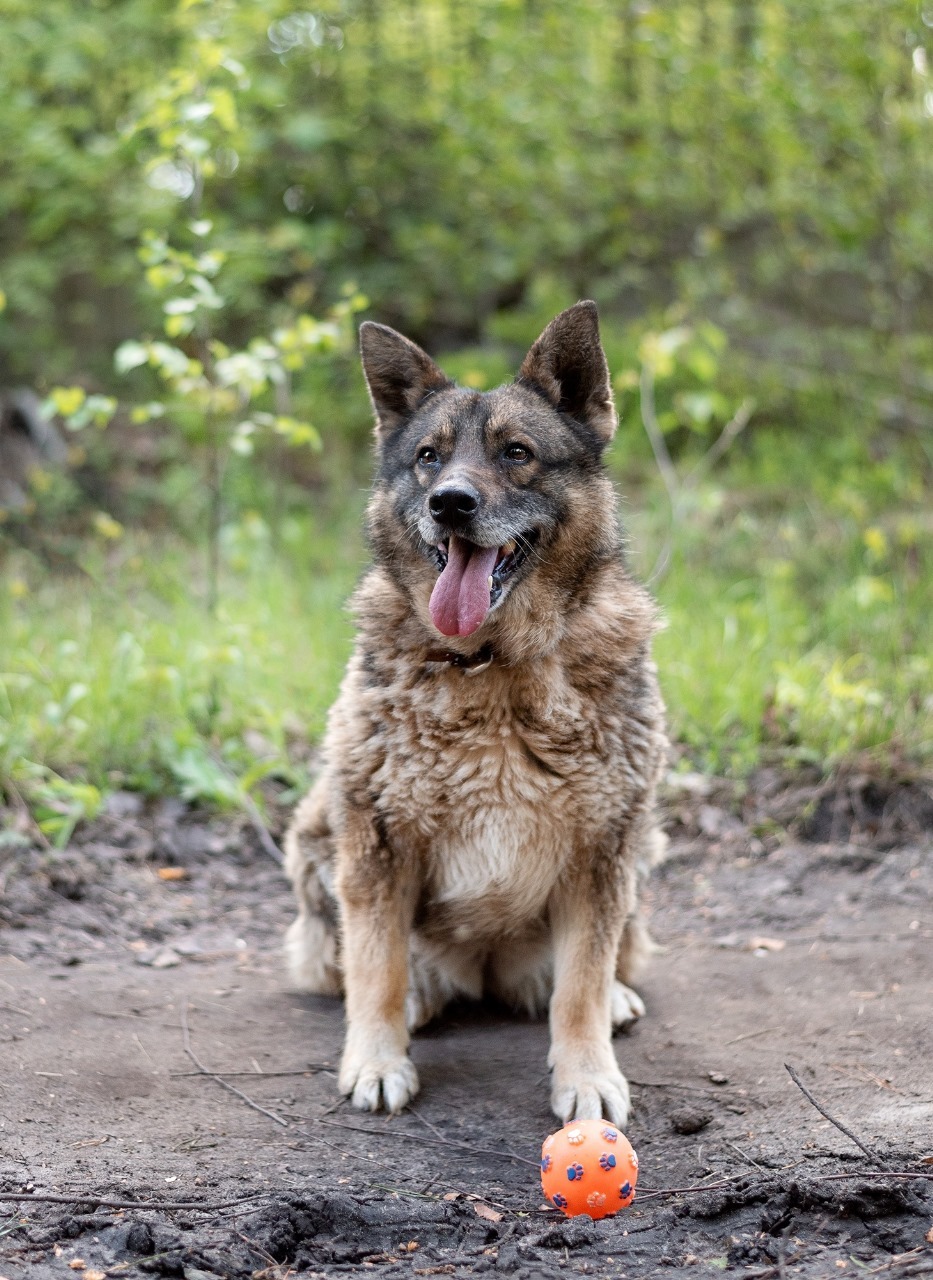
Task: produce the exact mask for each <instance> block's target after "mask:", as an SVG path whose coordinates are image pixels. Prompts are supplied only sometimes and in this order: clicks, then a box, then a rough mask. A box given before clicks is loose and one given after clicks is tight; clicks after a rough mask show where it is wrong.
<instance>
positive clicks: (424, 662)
mask: <svg viewBox="0 0 933 1280" xmlns="http://www.w3.org/2000/svg"><path fill="white" fill-rule="evenodd" d="M361 347H362V354H363V364H364V370H365V372H366V375H367V379H368V383H369V387H370V392H371V396H372V399H373V404H374V408H375V412H376V422H377V446H378V452H379V473H378V477H377V480H376V484H375V489H374V493H373V497H372V501H371V504H370V510H369V532H370V539H371V544H372V548H373V553H374V561H375V563H374V567H373V568H372V569H370V570H369V572H368V573H367V575H366V576H365V578H364V579H363V581H362V584H361V585H360V587H359V589H358V591H357V593H356V596H355V600H354V605H355V610H356V615H357V618H358V621H359V633H358V637H357V642H356V647H355V650H354V653H353V656H352V658H351V660H350V663H349V666H348V669H347V672H346V676H345V678H344V681H343V685H342V687H341V691H340V694H339V697H338V699H337V701H336V703H335V704H334V706H333V708H332V710H331V714H330V720H329V725H328V730H327V735H326V739H325V742H324V747H323V766H322V770H321V773H320V776H319V777H318V779H317V781H316V783H315V785H314V787H313V788H312V790H311V792H310V793H309V794H308V795H307V796H306V797H305V799H304V800H303V801H302V803H301V805H300V806H299V807H298V809H297V811H296V813H295V816H294V820H293V822H292V825H291V828H290V830H289V832H288V836H287V838H286V850H287V863H286V865H287V870H288V874H289V876H290V877H291V880H292V882H293V884H294V887H295V891H296V895H297V898H298V907H299V912H298V917H297V919H296V920H295V922H294V924H293V925H292V926H291V928H290V929H289V932H288V937H287V950H288V958H289V967H290V971H291V975H292V978H293V979H294V981H295V983H296V984H297V985H298V986H299V987H301V988H303V989H305V990H309V991H314V992H321V993H326V994H334V995H336V994H339V993H340V992H343V994H344V995H345V998H346V1011H347V1038H346V1046H345V1049H344V1054H343V1060H342V1064H341V1069H340V1079H339V1084H340V1089H341V1091H342V1092H343V1093H346V1094H350V1095H352V1099H353V1102H354V1104H355V1105H356V1106H358V1107H363V1108H371V1109H376V1108H377V1107H379V1106H384V1107H385V1108H386V1109H388V1110H390V1111H397V1110H399V1109H400V1108H401V1107H403V1106H404V1105H405V1104H406V1103H407V1102H408V1101H409V1100H410V1099H411V1098H412V1097H413V1096H414V1094H415V1092H416V1091H417V1088H418V1081H417V1076H416V1073H415V1068H414V1066H413V1064H412V1062H411V1060H410V1058H409V1057H408V1052H407V1050H408V1043H409V1035H410V1032H411V1031H412V1030H414V1029H415V1028H417V1027H418V1026H420V1025H422V1024H423V1023H425V1022H427V1021H428V1020H429V1019H431V1018H432V1017H434V1016H435V1015H436V1014H438V1013H439V1012H440V1011H441V1010H442V1009H443V1007H444V1005H445V1004H446V1003H447V1002H448V1001H449V1000H450V999H451V998H453V997H454V996H458V995H466V996H469V997H479V996H480V995H482V993H483V992H492V993H495V994H496V995H497V996H499V997H501V998H502V999H503V1000H505V1001H507V1002H508V1003H510V1004H512V1005H513V1006H515V1007H516V1008H517V1009H522V1010H527V1011H528V1012H530V1013H538V1012H540V1011H543V1010H544V1009H545V1008H548V1007H549V1011H550V1025H551V1051H550V1055H549V1065H550V1067H551V1069H552V1105H553V1107H554V1110H555V1112H556V1113H557V1115H558V1116H559V1117H560V1118H561V1119H562V1120H568V1119H571V1118H574V1117H576V1118H584V1117H596V1116H606V1117H607V1118H609V1119H611V1120H613V1121H614V1122H615V1123H617V1124H620V1125H621V1124H624V1123H625V1121H626V1117H627V1114H628V1107H629V1091H628V1086H627V1083H626V1081H625V1078H624V1076H623V1075H622V1073H621V1071H620V1070H619V1067H618V1064H617V1062H616V1058H615V1054H614V1052H613V1048H612V1041H611V1035H612V1026H613V1024H616V1025H618V1024H620V1023H623V1022H626V1021H630V1020H631V1019H632V1018H634V1017H637V1016H639V1015H640V1014H641V1013H643V1012H644V1006H643V1005H642V1003H641V1000H640V999H639V997H638V996H637V995H636V994H635V992H634V991H632V990H631V988H630V986H629V983H630V982H631V980H632V978H633V976H634V972H635V969H636V967H637V964H638V962H639V961H640V959H641V958H642V956H643V954H644V952H645V950H646V934H645V932H644V929H643V926H642V925H641V923H640V920H639V916H638V910H637V891H638V882H639V878H640V875H641V874H642V873H643V872H644V871H645V870H646V869H647V868H648V867H649V866H650V864H651V863H652V862H653V861H654V860H655V859H656V858H657V856H658V855H659V852H660V850H661V848H662V842H663V837H662V836H661V835H660V833H659V831H658V829H657V827H656V822H655V813H654V796H655V788H656V784H657V781H658V777H659V774H660V771H661V769H662V765H663V762H664V759H665V751H666V739H665V733H664V723H663V707H662V703H661V699H660V696H659V693H658V688H657V683H656V675H655V668H654V664H653V663H652V661H651V658H650V646H651V638H652V634H653V632H654V630H655V628H656V625H657V615H656V610H655V607H654V605H653V603H652V601H651V599H650V597H649V596H648V594H647V593H646V592H645V591H644V589H643V588H642V587H640V586H639V585H638V584H637V583H635V582H634V581H633V580H632V578H631V577H630V575H629V573H628V571H627V569H626V567H625V564H624V559H623V555H622V548H621V539H620V533H619V527H618V517H617V510H616V501H615V495H614V492H613V489H612V486H611V484H610V482H609V480H608V478H607V476H606V474H605V472H604V469H603V466H602V460H601V459H602V453H603V450H604V448H605V446H606V444H607V443H608V442H609V440H610V439H611V436H612V433H613V431H614V429H615V421H616V419H615V411H614V408H613V404H612V395H611V390H610V384H609V376H608V370H607V368H606V362H605V357H604V356H603V353H602V348H601V346H600V343H599V336H598V323H597V317H596V308H595V306H594V304H593V303H590V302H584V303H578V304H577V306H575V307H572V308H570V309H569V310H568V311H566V312H563V313H562V314H561V315H560V316H558V317H557V318H556V319H555V320H554V321H552V323H551V324H550V325H549V326H548V328H547V329H546V330H545V332H544V333H543V334H542V335H541V337H540V338H539V339H538V341H537V342H536V343H535V345H534V347H533V348H532V349H531V351H530V352H529V354H528V356H527V357H526V359H525V361H524V363H523V364H522V367H521V370H520V372H519V375H518V377H517V378H516V380H515V381H514V382H513V383H511V384H509V385H508V386H506V387H502V388H498V389H496V390H495V391H491V392H486V393H479V392H473V391H469V390H465V389H463V388H459V387H456V386H455V385H454V384H453V383H452V382H451V381H450V380H449V379H448V378H447V377H446V376H445V375H444V374H443V373H442V371H441V370H440V369H439V368H438V367H437V366H436V365H435V364H434V362H433V361H432V360H431V359H430V357H428V356H427V355H426V354H425V353H424V352H423V351H421V349H420V348H419V347H417V346H415V345H414V344H413V343H411V342H409V341H408V340H407V339H405V338H403V337H402V336H401V335H400V334H397V333H395V332H394V331H393V330H391V329H387V328H385V327H384V326H380V325H370V324H367V325H364V326H363V328H362V331H361ZM451 494H452V495H453V499H454V500H455V501H456V502H459V503H460V507H457V509H456V511H455V512H454V513H453V514H451V511H452V508H451V505H450V502H449V501H448V499H450V497H451ZM438 495H440V496H438ZM463 495H466V497H464V496H463ZM432 499H433V501H432ZM467 499H469V500H467ZM445 501H446V502H447V506H446V507H444V510H443V511H442V510H441V506H442V504H443V502H445ZM471 504H472V505H471ZM464 505H465V506H467V507H470V510H469V511H466V512H465V511H464V510H462V509H461V508H463V507H464ZM454 537H457V538H460V539H462V540H463V541H462V544H459V545H462V546H463V547H465V548H466V553H467V554H468V555H469V554H471V553H472V551H476V552H477V553H478V554H479V553H481V552H482V551H483V549H485V548H493V547H500V544H502V545H501V547H500V550H499V551H498V553H497V556H498V559H497V563H496V569H495V571H494V572H495V578H494V577H493V576H490V578H489V584H490V592H491V596H490V599H491V601H492V603H491V605H490V607H489V611H488V613H487V614H486V616H485V618H484V619H483V620H482V622H481V623H480V625H479V626H478V627H477V628H475V629H473V630H467V632H466V633H465V634H454V635H452V636H451V635H449V634H448V635H445V636H442V635H441V634H440V633H439V632H438V630H437V628H436V626H435V625H434V622H433V617H435V616H436V611H435V612H434V613H432V605H431V603H430V602H431V597H432V592H433V591H434V589H435V586H436V585H437V582H438V575H439V572H440V570H441V569H443V568H444V566H445V563H446V556H447V552H446V551H445V548H452V547H453V538H454ZM512 547H514V548H515V549H514V551H511V550H510V548H512ZM469 625H470V626H471V627H472V626H473V624H472V623H470V624H469ZM439 649H440V651H441V652H440V654H439V653H438V650H439ZM445 651H446V656H445ZM490 651H491V654H492V658H491V661H488V662H486V661H479V660H478V659H483V658H484V657H485V655H487V654H488V653H489V652H490ZM453 655H463V656H464V657H465V658H467V659H469V658H470V657H471V655H478V659H477V658H475V659H474V660H475V661H477V665H475V666H473V667H466V668H462V667H458V666H456V665H454V663H452V662H451V661H450V658H451V657H452V656H453Z"/></svg>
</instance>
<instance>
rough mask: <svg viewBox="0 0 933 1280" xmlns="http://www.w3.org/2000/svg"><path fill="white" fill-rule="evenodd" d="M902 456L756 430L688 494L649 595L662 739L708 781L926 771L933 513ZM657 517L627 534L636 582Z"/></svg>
mask: <svg viewBox="0 0 933 1280" xmlns="http://www.w3.org/2000/svg"><path fill="white" fill-rule="evenodd" d="M916 476H917V471H916V470H915V469H914V467H913V465H912V463H911V460H910V459H909V458H908V457H906V456H905V457H899V458H894V459H887V460H872V459H870V458H867V457H860V456H859V454H858V453H857V452H855V451H854V450H853V446H852V445H851V444H849V445H847V446H844V447H843V446H840V447H839V448H838V449H835V448H833V447H828V448H824V450H823V451H822V453H821V456H819V457H818V458H816V459H815V458H814V457H813V454H812V446H811V449H810V450H808V449H807V448H806V446H804V445H801V444H797V443H796V442H795V441H794V440H793V439H788V438H786V437H784V438H782V437H780V436H777V437H774V436H768V435H762V436H760V437H759V438H758V440H757V441H756V443H755V444H754V446H753V447H752V448H751V449H750V450H749V451H748V453H746V454H745V455H744V456H741V457H739V458H737V459H735V460H733V461H732V464H731V465H730V467H729V468H728V470H725V471H723V472H722V473H721V474H720V475H719V476H718V477H717V478H716V480H715V481H714V482H708V483H707V484H705V485H704V486H702V487H701V488H699V489H698V490H697V491H696V492H695V493H693V494H692V495H691V498H690V501H689V502H688V503H687V504H686V509H685V511H684V515H683V517H682V519H681V521H680V523H679V526H678V532H677V536H676V538H675V549H674V553H673V556H672V559H671V563H670V567H669V569H668V572H667V573H666V575H664V576H663V577H662V578H661V580H660V581H659V582H657V583H656V585H655V590H656V593H657V595H658V597H659V599H660V601H661V603H662V605H663V607H664V611H665V614H666V617H667V622H668V626H667V629H666V630H665V631H664V632H663V633H662V634H661V635H660V636H659V637H658V640H657V643H656V655H657V660H658V664H659V667H660V671H661V680H662V684H663V687H664V691H665V695H666V697H667V701H668V706H669V709H670V718H671V725H672V730H673V733H674V736H675V737H676V738H677V739H678V740H679V741H681V742H682V743H683V744H684V745H685V746H686V748H687V750H688V754H689V756H690V757H692V760H693V762H694V763H695V764H697V765H699V766H700V767H701V768H704V769H714V770H718V771H729V772H738V773H742V772H746V771H748V770H749V769H750V768H752V767H754V766H755V765H756V764H758V763H759V762H761V760H762V759H763V758H768V759H770V760H775V759H776V760H778V761H781V762H784V763H789V764H790V763H793V762H794V761H807V762H812V763H816V764H818V765H819V766H820V767H821V768H822V769H824V770H825V771H828V770H830V769H831V768H832V767H834V766H836V765H837V764H839V763H840V762H841V761H842V760H844V759H845V758H847V757H854V756H856V755H858V754H861V753H865V752H867V753H870V754H872V755H874V756H875V757H876V758H877V759H878V760H879V762H881V763H888V764H892V763H895V762H900V763H903V762H904V761H905V759H906V760H911V761H913V762H915V763H917V764H919V765H928V764H929V763H930V762H931V760H933V658H931V650H930V644H929V637H930V634H931V627H933V557H931V554H930V547H931V545H933V543H931V537H930V535H931V533H933V513H931V512H930V510H929V507H928V504H927V503H926V502H925V500H924V497H923V490H922V487H921V485H920V483H919V481H918V480H917V479H916ZM667 511H668V508H667V506H666V504H665V503H662V502H661V501H660V500H659V495H657V492H656V491H655V492H654V495H653V500H652V501H651V502H650V503H649V504H648V508H647V511H646V512H643V513H640V514H639V513H637V512H636V513H635V514H633V517H632V519H631V521H630V528H631V530H632V533H633V541H634V544H635V552H634V556H633V558H634V562H635V564H636V567H637V568H639V569H640V570H641V572H643V573H644V574H650V571H651V566H652V564H653V557H654V555H655V553H656V549H657V547H658V546H659V545H660V542H661V541H663V536H662V534H661V529H662V527H663V524H664V521H665V519H666V518H667Z"/></svg>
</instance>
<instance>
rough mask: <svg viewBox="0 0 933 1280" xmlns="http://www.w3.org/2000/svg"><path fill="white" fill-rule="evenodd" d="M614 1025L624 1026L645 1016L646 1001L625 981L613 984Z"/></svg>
mask: <svg viewBox="0 0 933 1280" xmlns="http://www.w3.org/2000/svg"><path fill="white" fill-rule="evenodd" d="M611 1001H612V1006H611V1007H612V1025H613V1026H614V1027H624V1026H625V1025H626V1024H627V1023H629V1022H635V1021H636V1019H638V1018H643V1017H644V1016H645V1002H644V1001H643V1000H642V998H641V996H640V995H639V994H638V992H637V991H633V990H632V988H631V987H627V986H626V985H625V983H624V982H614V983H613V984H612V997H611Z"/></svg>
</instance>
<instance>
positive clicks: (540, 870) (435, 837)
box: [378, 685, 592, 930]
mask: <svg viewBox="0 0 933 1280" xmlns="http://www.w3.org/2000/svg"><path fill="white" fill-rule="evenodd" d="M464 689H465V691H467V692H471V691H472V689H471V686H470V685H465V686H464ZM455 691H456V692H459V690H458V689H457V687H456V686H455ZM443 692H444V691H443V690H439V691H437V693H439V694H441V695H442V694H443ZM483 692H486V696H485V697H484V696H481V691H480V689H479V688H476V696H474V697H471V698H469V699H467V698H466V697H462V698H456V697H453V696H451V697H448V698H446V699H445V698H444V697H443V696H436V697H434V698H433V699H432V700H431V701H430V702H427V701H420V702H419V701H417V700H413V701H412V703H411V704H410V705H409V706H407V707H406V706H405V705H402V704H396V705H395V706H394V708H393V711H392V714H391V716H390V717H389V719H388V721H387V724H386V735H387V742H386V743H385V744H384V745H385V746H387V747H388V752H387V754H386V757H385V759H384V762H383V765H382V767H381V769H380V771H379V779H378V781H379V808H380V809H381V810H382V811H383V813H384V814H385V815H386V816H387V817H388V818H389V819H390V821H392V822H393V823H398V824H399V825H400V826H402V827H404V828H407V829H408V831H409V832H411V833H412V834H414V835H415V836H416V839H417V843H418V845H419V846H420V848H421V850H422V856H423V857H424V859H425V863H426V867H425V870H426V879H427V885H426V889H427V897H428V902H429V904H430V906H431V907H433V908H434V910H436V911H440V912H441V913H442V914H443V915H444V916H445V917H446V916H447V915H450V916H452V917H454V918H456V917H459V916H461V915H462V914H463V913H466V915H467V916H469V918H470V920H471V922H472V926H473V927H474V928H477V929H481V930H482V929H492V930H497V929H503V928H508V927H511V926H513V925H517V924H519V923H521V922H522V921H527V920H529V919H531V918H532V917H535V916H538V915H540V913H541V911H542V910H543V908H544V905H545V903H546V901H547V898H548V896H549V894H550V892H551V889H552V888H553V884H554V881H555V880H556V878H557V876H558V875H559V873H560V870H561V868H562V866H563V865H564V863H565V861H566V859H567V858H568V856H570V854H571V852H572V847H573V842H574V840H575V838H578V836H579V830H580V828H581V826H582V825H585V824H584V823H582V822H581V817H580V812H581V807H582V808H587V807H589V808H590V810H592V805H589V806H588V805H587V801H586V792H587V790H588V787H587V779H586V777H585V775H586V774H587V773H588V770H587V769H586V768H581V758H582V759H583V761H584V762H585V761H586V758H587V752H588V750H589V751H592V743H591V742H590V741H589V739H590V738H591V734H590V733H589V732H588V731H587V726H586V725H585V723H584V722H583V721H582V720H581V718H580V715H579V708H578V707H577V706H575V705H574V704H573V703H572V702H571V701H569V700H568V699H567V698H566V697H565V698H564V699H563V700H562V701H561V702H560V704H559V705H556V706H555V707H554V709H553V710H552V711H551V714H550V715H547V716H541V715H532V714H529V712H528V709H527V707H523V706H521V705H520V706H519V707H518V708H517V709H516V707H515V706H514V705H513V704H512V703H510V701H509V700H508V698H506V697H504V696H503V693H502V691H501V690H496V689H493V690H492V691H489V692H487V691H485V690H484V691H483Z"/></svg>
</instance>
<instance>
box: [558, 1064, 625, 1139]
mask: <svg viewBox="0 0 933 1280" xmlns="http://www.w3.org/2000/svg"><path fill="white" fill-rule="evenodd" d="M630 1101H631V1099H630V1096H629V1088H628V1081H627V1080H626V1078H625V1076H624V1075H623V1074H622V1072H621V1071H620V1070H619V1068H618V1067H615V1068H612V1067H606V1068H603V1069H602V1070H596V1071H593V1070H581V1071H576V1072H566V1073H565V1072H562V1071H555V1073H554V1085H553V1088H552V1090H551V1106H552V1108H553V1109H554V1113H555V1115H557V1116H558V1117H559V1118H560V1119H561V1120H562V1121H563V1122H564V1124H567V1122H568V1121H570V1120H611V1121H612V1123H613V1124H615V1125H618V1126H619V1128H620V1129H622V1128H624V1127H625V1123H626V1121H627V1120H628V1113H629V1105H630Z"/></svg>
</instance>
